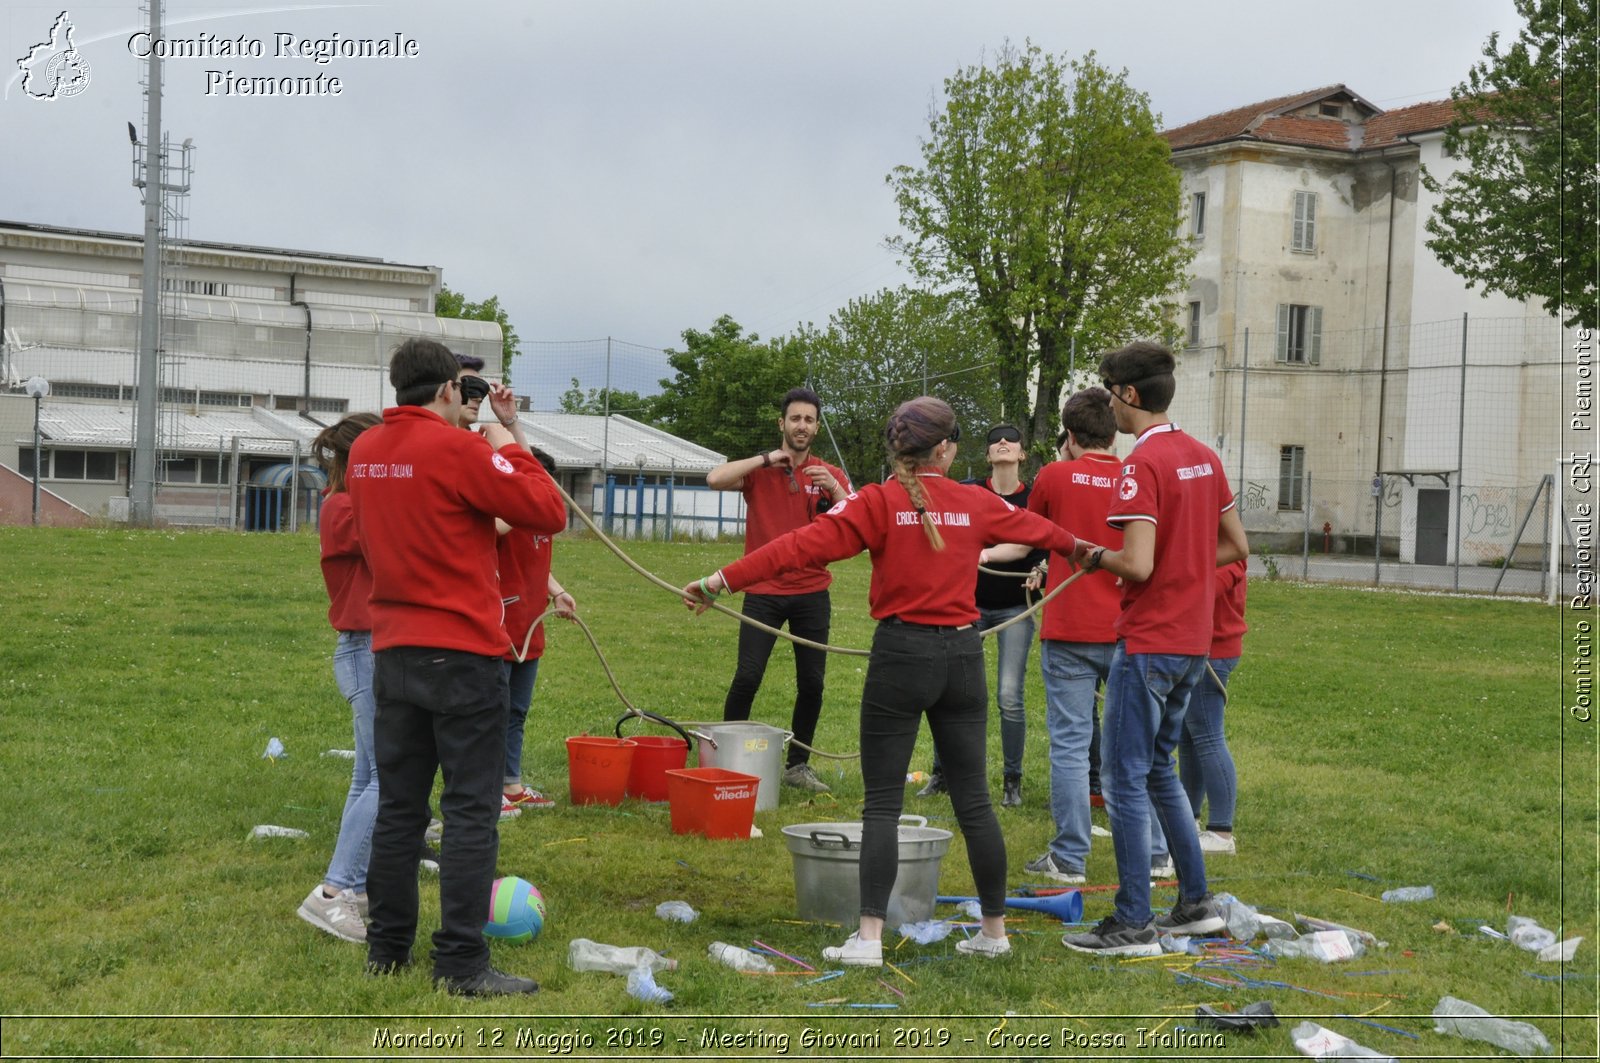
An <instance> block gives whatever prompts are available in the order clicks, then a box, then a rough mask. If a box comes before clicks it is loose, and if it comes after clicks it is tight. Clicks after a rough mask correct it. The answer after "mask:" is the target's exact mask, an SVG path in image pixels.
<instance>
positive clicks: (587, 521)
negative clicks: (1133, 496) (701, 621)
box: [556, 483, 1085, 657]
mask: <svg viewBox="0 0 1600 1063" xmlns="http://www.w3.org/2000/svg"><path fill="white" fill-rule="evenodd" d="M556 490H557V491H560V492H561V497H562V498H564V499H566V502H567V506H568V508H570V509H571V510H572V511H573V512H574V513H576V514H577V515H578V519H579V520H581V521H582V522H583V524H584V526H585V527H587V528H588V529H589V530H590V531H592V532H594V534H595V535H596V536H597V537H598V538H599V539H600V541H601V542H602V543H604V544H605V545H606V549H608V550H610V551H611V552H612V553H613V554H616V555H617V557H618V558H619V559H620V560H621V561H622V563H623V564H625V565H627V566H628V567H629V568H631V569H633V570H634V571H635V572H637V573H638V574H639V575H641V576H643V577H644V578H645V579H647V580H649V581H650V582H651V583H654V584H655V585H656V586H657V587H660V588H661V589H662V590H665V591H670V592H671V593H672V594H673V595H675V596H677V597H678V598H680V599H681V598H682V597H683V588H682V587H675V586H673V585H672V584H671V583H669V582H667V581H666V580H664V579H662V578H661V577H660V576H658V575H656V574H655V573H654V572H651V571H650V570H649V569H647V568H645V567H644V566H643V565H641V564H639V563H638V562H637V561H635V560H634V559H633V558H631V557H629V556H628V555H627V553H626V552H625V551H624V550H623V549H622V548H621V547H620V546H618V545H617V544H616V542H615V541H613V540H612V538H611V536H609V535H607V534H606V533H605V532H603V531H601V530H600V525H598V524H596V523H595V522H594V518H593V517H591V516H589V514H587V513H585V512H584V511H583V507H581V506H579V505H578V503H577V502H576V501H574V500H573V498H572V496H571V495H569V494H567V491H566V488H564V487H562V486H561V485H560V484H559V483H558V484H556ZM1084 571H1085V570H1084V569H1079V570H1078V571H1077V572H1074V573H1073V574H1072V575H1070V576H1068V577H1067V578H1066V579H1064V580H1062V581H1061V583H1060V584H1059V585H1058V586H1057V587H1056V589H1055V590H1053V591H1051V592H1050V593H1049V594H1047V595H1045V596H1044V597H1043V598H1041V599H1039V600H1038V601H1037V602H1035V603H1034V604H1033V605H1032V606H1030V607H1029V608H1028V609H1026V610H1025V611H1023V612H1021V613H1018V614H1017V615H1016V616H1014V617H1012V618H1011V619H1010V620H1007V621H1005V622H1004V623H1001V624H996V625H995V626H994V627H992V628H989V629H988V630H987V631H983V632H980V633H979V635H978V637H979V638H991V637H993V636H994V635H997V634H999V633H1000V632H1002V631H1004V630H1005V629H1006V628H1008V627H1010V626H1011V625H1012V624H1018V623H1021V622H1022V621H1024V620H1026V619H1028V618H1029V617H1031V616H1033V615H1034V614H1035V613H1037V612H1038V611H1039V610H1040V609H1043V608H1044V604H1045V603H1046V602H1048V601H1049V600H1050V599H1052V598H1054V597H1055V596H1056V595H1058V594H1060V593H1061V592H1062V591H1064V590H1066V589H1067V587H1069V586H1071V584H1072V582H1073V581H1074V580H1076V579H1077V578H1078V577H1079V576H1081V575H1083V574H1084ZM706 605H707V606H709V607H710V608H712V609H714V610H716V611H717V612H719V613H723V614H726V615H727V616H731V617H733V618H734V619H735V620H737V621H739V622H740V623H741V624H749V625H750V626H751V627H753V628H755V629H757V630H758V631H765V632H766V633H767V634H769V635H776V636H777V637H778V638H783V639H788V640H789V641H790V642H792V643H794V644H795V645H797V646H809V647H810V648H811V649H814V650H821V651H823V652H824V653H841V654H845V655H846V656H850V657H870V656H871V655H872V654H871V651H870V650H858V649H852V648H850V647H848V646H831V645H829V644H827V643H824V642H813V641H812V640H811V639H807V638H801V637H800V636H799V635H795V634H791V633H790V632H787V631H784V630H782V629H781V628H775V627H773V626H771V625H770V624H763V623H762V622H761V621H759V620H754V619H752V618H750V617H748V616H745V615H744V614H743V613H741V612H739V611H738V610H736V609H729V608H728V607H727V606H725V605H722V604H721V603H719V602H717V601H714V600H710V599H707V601H706Z"/></svg>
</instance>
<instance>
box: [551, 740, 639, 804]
mask: <svg viewBox="0 0 1600 1063" xmlns="http://www.w3.org/2000/svg"><path fill="white" fill-rule="evenodd" d="M633 751H634V739H632V738H601V737H594V736H591V735H579V736H577V737H575V738H569V739H567V785H568V788H569V790H570V791H571V796H572V803H573V804H575V805H620V804H622V798H623V796H624V795H625V794H626V793H627V792H628V772H629V770H631V769H632V767H633Z"/></svg>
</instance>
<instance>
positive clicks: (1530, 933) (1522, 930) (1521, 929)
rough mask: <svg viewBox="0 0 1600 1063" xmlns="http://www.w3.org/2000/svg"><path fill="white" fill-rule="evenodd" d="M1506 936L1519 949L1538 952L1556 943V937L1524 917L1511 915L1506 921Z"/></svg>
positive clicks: (1553, 933)
mask: <svg viewBox="0 0 1600 1063" xmlns="http://www.w3.org/2000/svg"><path fill="white" fill-rule="evenodd" d="M1506 935H1507V936H1508V937H1510V938H1511V943H1512V944H1513V945H1515V946H1517V948H1519V949H1527V950H1528V951H1529V952H1538V951H1539V950H1540V949H1547V948H1549V947H1550V946H1551V945H1554V944H1555V943H1556V935H1555V932H1554V931H1552V930H1546V929H1545V928H1544V927H1542V926H1540V925H1539V924H1538V923H1537V922H1536V921H1534V920H1532V919H1529V918H1528V917H1527V916H1525V915H1513V916H1511V917H1510V918H1509V919H1507V920H1506Z"/></svg>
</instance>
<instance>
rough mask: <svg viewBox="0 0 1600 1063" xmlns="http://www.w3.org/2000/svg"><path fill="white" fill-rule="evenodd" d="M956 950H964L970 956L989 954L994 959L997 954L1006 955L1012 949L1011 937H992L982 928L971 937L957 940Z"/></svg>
mask: <svg viewBox="0 0 1600 1063" xmlns="http://www.w3.org/2000/svg"><path fill="white" fill-rule="evenodd" d="M956 951H957V952H964V953H966V954H967V955H968V956H988V957H989V958H990V959H993V958H994V957H996V956H1004V955H1005V954H1006V953H1008V952H1010V951H1011V939H1010V938H1009V937H998V938H992V937H990V936H989V935H988V934H985V933H984V932H983V931H981V930H980V931H978V932H977V933H976V934H974V935H972V936H971V937H969V938H963V939H961V940H960V941H958V942H956Z"/></svg>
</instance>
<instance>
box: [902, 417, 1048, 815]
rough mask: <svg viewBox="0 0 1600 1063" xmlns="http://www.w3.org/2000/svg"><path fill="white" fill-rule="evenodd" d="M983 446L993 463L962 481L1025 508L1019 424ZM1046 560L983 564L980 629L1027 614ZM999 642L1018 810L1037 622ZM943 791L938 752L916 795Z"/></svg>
mask: <svg viewBox="0 0 1600 1063" xmlns="http://www.w3.org/2000/svg"><path fill="white" fill-rule="evenodd" d="M985 443H986V446H987V447H988V449H987V451H986V452H985V454H984V456H985V457H986V458H987V459H988V461H989V475H988V476H986V477H981V478H978V479H972V480H963V481H961V482H962V483H965V484H969V485H975V486H978V487H982V488H983V489H984V490H986V491H989V492H990V493H992V494H995V495H998V496H1000V497H1001V498H1003V499H1005V500H1006V501H1007V502H1010V503H1011V504H1012V505H1013V506H1016V507H1017V508H1018V509H1027V508H1028V495H1029V490H1030V489H1029V487H1028V484H1027V483H1026V482H1025V481H1024V480H1023V479H1022V473H1021V470H1022V460H1023V457H1024V452H1023V449H1022V432H1021V430H1020V429H1018V428H1017V427H1016V426H1015V425H1009V424H997V425H995V426H994V427H993V428H991V429H989V434H988V436H987V437H986V440H985ZM1046 556H1047V555H1046V554H1045V553H1044V551H1042V550H1032V551H1029V552H1027V553H1026V554H1024V555H1023V556H1021V557H1019V558H1016V559H1014V560H1008V561H987V562H986V563H984V564H983V565H982V568H987V569H993V570H994V571H993V572H985V571H982V568H980V570H979V571H978V573H977V585H976V588H975V590H974V598H975V599H976V601H977V603H978V630H979V631H986V630H988V629H989V628H992V627H997V626H999V625H1000V624H1003V623H1005V622H1006V621H1007V620H1010V619H1011V618H1013V617H1015V616H1017V615H1018V614H1020V613H1023V612H1025V611H1027V608H1028V595H1027V591H1026V590H1025V589H1024V585H1023V580H1024V578H1025V577H1026V576H1027V574H1028V572H1029V571H1031V570H1032V569H1033V567H1034V566H1035V565H1037V564H1039V562H1041V561H1043V560H1044V559H1045V557H1046ZM995 573H1005V575H996V574H995ZM1013 573H1014V574H1013ZM995 642H996V644H997V646H996V649H997V651H998V652H997V655H996V656H997V661H998V665H997V672H996V676H995V693H996V700H997V701H998V702H999V705H1000V752H1001V758H1002V771H1003V775H1002V781H1001V796H1000V804H1001V805H1002V806H1003V807H1008V808H1014V807H1017V806H1019V805H1021V804H1022V747H1023V744H1024V741H1025V740H1026V738H1027V734H1028V716H1027V711H1026V709H1025V708H1024V706H1023V698H1022V690H1023V681H1024V680H1025V679H1026V678H1027V674H1028V650H1029V648H1030V647H1031V646H1032V645H1033V619H1032V618H1031V617H1030V618H1028V619H1027V620H1023V621H1021V622H1019V623H1016V624H1012V625H1011V626H1010V627H1008V628H1006V629H1005V630H1004V631H1001V632H1000V633H999V634H998V635H996V636H995ZM944 792H946V783H945V777H944V770H943V765H941V764H940V763H939V757H938V754H937V753H935V755H934V758H933V770H932V771H931V772H930V773H929V779H928V785H927V786H924V787H923V788H922V789H921V790H919V791H918V792H917V796H918V797H929V796H932V795H934V794H942V793H944Z"/></svg>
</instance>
